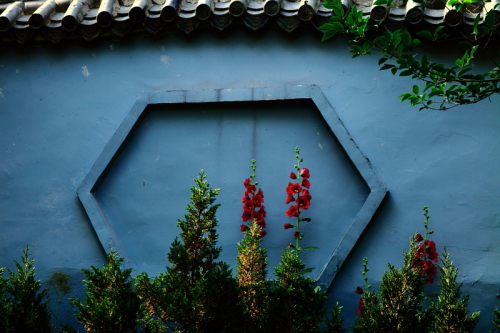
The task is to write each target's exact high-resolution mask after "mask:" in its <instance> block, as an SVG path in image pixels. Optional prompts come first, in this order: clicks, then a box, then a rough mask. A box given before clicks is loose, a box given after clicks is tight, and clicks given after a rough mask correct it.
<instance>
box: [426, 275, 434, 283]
mask: <svg viewBox="0 0 500 333" xmlns="http://www.w3.org/2000/svg"><path fill="white" fill-rule="evenodd" d="M425 281H426V282H427V283H434V277H433V276H428V277H426V278H425Z"/></svg>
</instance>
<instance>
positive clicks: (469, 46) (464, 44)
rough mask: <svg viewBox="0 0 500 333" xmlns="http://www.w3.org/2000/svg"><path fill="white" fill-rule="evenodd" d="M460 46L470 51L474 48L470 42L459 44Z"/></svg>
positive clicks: (465, 41) (464, 41)
mask: <svg viewBox="0 0 500 333" xmlns="http://www.w3.org/2000/svg"><path fill="white" fill-rule="evenodd" d="M458 44H459V45H462V46H463V47H466V48H468V49H470V48H472V43H471V42H469V41H468V40H463V41H460V42H458Z"/></svg>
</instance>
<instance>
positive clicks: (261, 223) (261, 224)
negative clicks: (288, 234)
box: [256, 221, 267, 229]
mask: <svg viewBox="0 0 500 333" xmlns="http://www.w3.org/2000/svg"><path fill="white" fill-rule="evenodd" d="M256 223H257V224H258V225H260V227H261V228H262V229H264V228H267V224H266V222H264V221H261V222H256Z"/></svg>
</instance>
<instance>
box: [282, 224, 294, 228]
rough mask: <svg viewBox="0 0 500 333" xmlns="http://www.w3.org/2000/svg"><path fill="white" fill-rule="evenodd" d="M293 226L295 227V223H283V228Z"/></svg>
mask: <svg viewBox="0 0 500 333" xmlns="http://www.w3.org/2000/svg"><path fill="white" fill-rule="evenodd" d="M293 227H294V226H293V224H290V223H285V224H283V228H285V229H292V228H293Z"/></svg>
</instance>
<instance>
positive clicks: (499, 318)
mask: <svg viewBox="0 0 500 333" xmlns="http://www.w3.org/2000/svg"><path fill="white" fill-rule="evenodd" d="M493 316H495V318H493V324H495V327H494V328H493V330H492V332H500V310H498V309H495V310H493Z"/></svg>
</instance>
